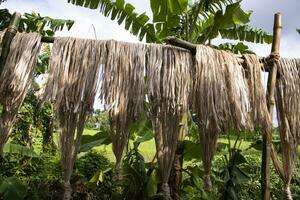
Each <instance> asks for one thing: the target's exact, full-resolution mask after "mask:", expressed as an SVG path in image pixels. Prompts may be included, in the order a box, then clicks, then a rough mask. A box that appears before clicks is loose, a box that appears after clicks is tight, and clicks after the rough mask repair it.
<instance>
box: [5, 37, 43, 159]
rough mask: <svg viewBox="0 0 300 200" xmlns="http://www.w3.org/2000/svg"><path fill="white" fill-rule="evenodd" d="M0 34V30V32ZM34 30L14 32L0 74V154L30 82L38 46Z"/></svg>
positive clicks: (37, 38)
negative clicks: (0, 107) (0, 108)
mask: <svg viewBox="0 0 300 200" xmlns="http://www.w3.org/2000/svg"><path fill="white" fill-rule="evenodd" d="M2 33H3V32H2ZM40 40H41V37H40V35H39V34H37V33H17V34H16V35H15V37H14V38H13V40H12V42H11V46H10V51H9V54H8V56H7V59H6V62H5V65H4V67H3V71H2V73H1V75H0V104H1V105H2V107H3V110H2V113H1V119H0V135H1V137H0V151H1V152H0V153H1V155H2V151H3V146H4V144H5V142H6V141H7V139H8V136H9V133H10V130H11V128H12V126H13V123H14V121H15V118H16V116H17V113H18V109H19V108H20V106H21V105H22V102H23V100H24V98H25V96H26V93H27V91H28V89H29V87H30V85H31V82H32V79H33V75H34V67H35V64H36V62H37V56H38V53H39V50H40V47H41V42H40Z"/></svg>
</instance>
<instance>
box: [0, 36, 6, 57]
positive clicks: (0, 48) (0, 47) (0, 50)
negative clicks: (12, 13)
mask: <svg viewBox="0 0 300 200" xmlns="http://www.w3.org/2000/svg"><path fill="white" fill-rule="evenodd" d="M4 34H5V32H4V31H0V55H1V52H2V42H3V41H2V39H3V37H4Z"/></svg>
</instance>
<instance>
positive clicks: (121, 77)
mask: <svg viewBox="0 0 300 200" xmlns="http://www.w3.org/2000/svg"><path fill="white" fill-rule="evenodd" d="M107 49H108V50H109V51H108V55H107V60H106V64H105V65H104V66H103V69H102V72H101V74H102V84H101V95H100V96H101V99H102V100H103V102H104V103H105V108H106V109H107V110H108V113H109V119H110V125H111V138H112V146H113V152H114V154H115V157H116V167H115V169H116V178H117V179H118V180H121V179H122V175H121V162H122V155H123V152H124V148H125V147H126V145H127V142H128V135H129V127H130V125H131V123H132V122H133V121H134V120H136V119H137V118H138V116H139V114H140V113H141V112H142V111H143V105H144V96H145V93H144V92H145V91H144V90H145V80H144V75H145V74H144V71H145V63H146V57H145V55H146V50H145V45H143V44H139V43H136V44H135V43H125V42H117V41H109V42H108V43H107Z"/></svg>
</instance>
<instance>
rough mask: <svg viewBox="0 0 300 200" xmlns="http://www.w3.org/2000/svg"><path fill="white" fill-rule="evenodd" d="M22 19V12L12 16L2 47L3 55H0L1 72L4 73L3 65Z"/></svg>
mask: <svg viewBox="0 0 300 200" xmlns="http://www.w3.org/2000/svg"><path fill="white" fill-rule="evenodd" d="M20 20H21V14H20V13H17V12H15V13H14V14H13V16H12V19H11V21H10V24H9V26H8V28H7V30H6V32H5V34H4V37H3V42H2V47H1V57H0V74H1V73H2V70H3V67H4V65H5V62H6V58H7V56H8V53H9V49H10V44H11V41H12V40H13V38H14V37H15V35H16V33H17V32H18V28H19V24H20Z"/></svg>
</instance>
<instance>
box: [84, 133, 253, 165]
mask: <svg viewBox="0 0 300 200" xmlns="http://www.w3.org/2000/svg"><path fill="white" fill-rule="evenodd" d="M96 133H97V130H88V129H85V131H84V135H94V134H96ZM219 142H222V143H226V144H227V143H228V140H227V139H225V138H220V139H219ZM230 142H231V144H232V145H233V143H234V142H235V141H234V139H231V140H230ZM250 144H251V142H248V141H243V142H242V143H241V146H240V148H241V149H247V148H248V147H249V146H250ZM132 146H133V145H132V141H130V142H129V148H130V147H132ZM94 149H95V150H97V151H99V152H102V153H103V154H104V155H105V156H106V157H107V158H108V159H110V160H111V161H112V162H114V161H115V157H114V154H113V152H112V147H111V145H102V146H99V147H94ZM139 150H140V152H141V153H142V155H143V156H144V158H145V161H146V162H148V161H151V160H152V159H153V157H154V156H155V152H156V150H155V141H154V139H152V140H149V141H147V142H144V143H142V144H141V145H140V146H139ZM253 151H255V150H253ZM253 151H252V150H249V151H248V152H246V153H253ZM79 156H80V155H79Z"/></svg>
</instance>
